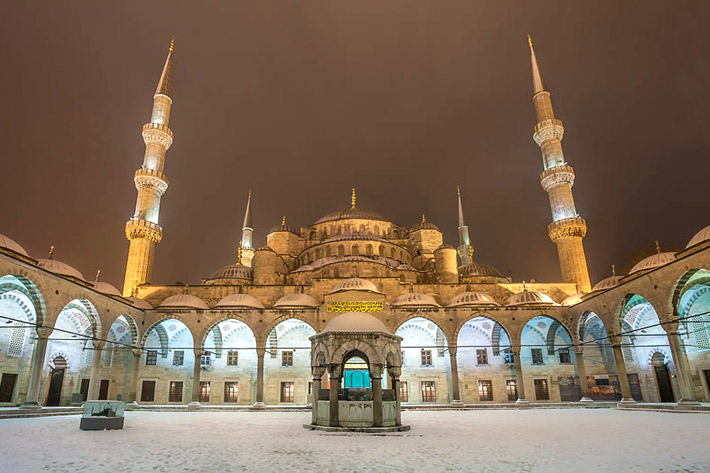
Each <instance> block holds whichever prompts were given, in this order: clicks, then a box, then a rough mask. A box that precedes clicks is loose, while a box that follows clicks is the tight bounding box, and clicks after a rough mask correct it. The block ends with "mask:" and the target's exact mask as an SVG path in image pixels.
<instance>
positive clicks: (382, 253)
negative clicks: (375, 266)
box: [380, 245, 385, 256]
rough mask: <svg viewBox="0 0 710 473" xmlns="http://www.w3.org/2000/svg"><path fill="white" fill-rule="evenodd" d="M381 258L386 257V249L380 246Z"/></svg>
mask: <svg viewBox="0 0 710 473" xmlns="http://www.w3.org/2000/svg"><path fill="white" fill-rule="evenodd" d="M380 256H385V247H384V246H383V245H380Z"/></svg>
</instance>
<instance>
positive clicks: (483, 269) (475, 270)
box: [459, 263, 503, 278]
mask: <svg viewBox="0 0 710 473" xmlns="http://www.w3.org/2000/svg"><path fill="white" fill-rule="evenodd" d="M459 274H460V275H461V277H464V278H466V277H473V276H495V277H498V278H502V277H503V275H502V274H501V272H500V271H498V270H497V269H496V268H494V267H493V266H491V265H488V264H483V263H471V264H465V265H463V266H459Z"/></svg>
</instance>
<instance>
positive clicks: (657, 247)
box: [656, 240, 661, 255]
mask: <svg viewBox="0 0 710 473" xmlns="http://www.w3.org/2000/svg"><path fill="white" fill-rule="evenodd" d="M656 253H658V254H659V255H660V254H661V245H660V244H659V243H658V240H656Z"/></svg>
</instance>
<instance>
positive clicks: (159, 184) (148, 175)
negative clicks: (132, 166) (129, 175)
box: [133, 168, 168, 195]
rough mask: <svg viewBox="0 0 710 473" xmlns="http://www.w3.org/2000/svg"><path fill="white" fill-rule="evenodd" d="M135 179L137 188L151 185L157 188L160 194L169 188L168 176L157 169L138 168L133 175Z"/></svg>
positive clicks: (150, 186)
mask: <svg viewBox="0 0 710 473" xmlns="http://www.w3.org/2000/svg"><path fill="white" fill-rule="evenodd" d="M133 181H134V182H135V183H136V189H138V190H139V191H140V190H141V189H142V188H144V187H149V188H152V189H155V190H156V191H157V192H158V193H160V195H163V194H164V193H165V191H166V190H167V189H168V178H167V176H165V174H163V173H162V172H160V171H156V170H155V169H147V168H141V169H138V170H137V171H136V173H135V175H134V176H133Z"/></svg>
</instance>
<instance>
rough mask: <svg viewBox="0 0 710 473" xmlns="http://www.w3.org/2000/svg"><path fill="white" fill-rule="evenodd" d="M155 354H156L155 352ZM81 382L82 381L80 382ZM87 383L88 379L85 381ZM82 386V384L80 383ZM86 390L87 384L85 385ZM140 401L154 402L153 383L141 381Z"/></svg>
mask: <svg viewBox="0 0 710 473" xmlns="http://www.w3.org/2000/svg"><path fill="white" fill-rule="evenodd" d="M156 354H157V352H156ZM82 381H83V380H82ZM87 381H88V379H87ZM82 385H83V382H82ZM86 387H87V390H88V387H89V384H88V383H87V385H86ZM141 401H143V402H153V401H155V381H143V384H142V385H141Z"/></svg>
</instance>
